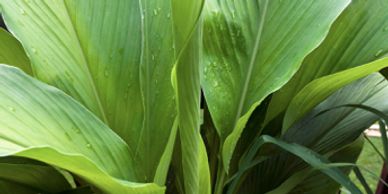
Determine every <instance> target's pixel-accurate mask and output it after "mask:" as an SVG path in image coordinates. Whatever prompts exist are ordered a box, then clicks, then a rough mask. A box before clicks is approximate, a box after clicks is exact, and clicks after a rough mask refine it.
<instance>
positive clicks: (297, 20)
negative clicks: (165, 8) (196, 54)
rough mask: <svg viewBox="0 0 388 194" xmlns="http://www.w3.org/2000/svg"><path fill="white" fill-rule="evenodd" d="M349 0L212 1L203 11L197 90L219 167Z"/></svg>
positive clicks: (227, 162) (226, 167) (208, 2)
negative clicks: (215, 139)
mask: <svg viewBox="0 0 388 194" xmlns="http://www.w3.org/2000/svg"><path fill="white" fill-rule="evenodd" d="M349 2H350V1H348V0H318V1H307V0H302V1H293V0H283V1H271V0H259V1H248V0H243V1H233V2H229V1H216V0H209V1H207V3H206V6H205V7H206V9H205V12H204V20H205V24H204V30H203V33H204V35H203V36H204V38H203V44H204V56H203V58H204V61H203V79H202V87H203V90H204V94H205V98H206V100H207V103H208V105H209V110H210V113H211V115H212V118H213V120H214V123H215V126H216V128H217V131H218V133H219V135H220V136H221V139H222V140H223V141H225V139H226V141H225V143H224V146H223V151H222V153H223V162H224V168H225V169H226V171H228V167H229V160H230V158H231V156H232V154H233V150H234V147H235V145H236V143H237V141H238V139H239V136H240V134H241V132H242V130H243V128H244V126H245V124H246V122H247V120H248V118H249V116H250V115H251V113H252V112H253V110H254V109H255V108H256V107H257V106H258V105H259V104H260V103H261V101H262V100H263V99H264V98H265V97H266V96H268V95H269V94H271V93H272V92H274V91H276V90H278V89H279V88H280V87H281V86H283V85H284V84H285V83H286V82H287V81H288V80H289V79H290V78H291V76H292V75H293V74H294V73H295V72H296V71H297V69H298V68H299V66H300V64H301V63H302V60H303V58H304V57H305V56H306V55H307V54H308V53H309V52H311V51H312V50H313V49H314V48H315V47H317V46H318V45H319V43H320V42H321V41H322V40H323V38H324V37H325V35H326V34H327V33H328V30H329V27H330V25H331V24H332V23H333V22H334V20H335V19H336V18H337V16H338V15H339V14H340V13H341V12H342V11H343V9H345V7H346V6H347V5H348V4H349Z"/></svg>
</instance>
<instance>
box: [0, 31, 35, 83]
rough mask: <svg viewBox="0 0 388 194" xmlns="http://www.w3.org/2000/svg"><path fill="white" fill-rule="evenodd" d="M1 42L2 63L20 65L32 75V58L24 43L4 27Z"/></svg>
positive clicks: (0, 55) (0, 60)
mask: <svg viewBox="0 0 388 194" xmlns="http://www.w3.org/2000/svg"><path fill="white" fill-rule="evenodd" d="M0 42H1V44H0V63H4V64H9V65H12V66H15V67H19V68H20V69H22V70H23V71H24V72H26V73H28V74H30V75H32V70H31V65H30V60H29V59H28V57H27V55H26V53H25V52H24V50H23V47H22V45H21V44H20V43H19V42H18V40H16V38H15V37H13V36H12V35H11V34H9V33H8V32H7V31H5V30H4V29H3V28H0Z"/></svg>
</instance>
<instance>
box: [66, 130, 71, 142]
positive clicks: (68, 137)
mask: <svg viewBox="0 0 388 194" xmlns="http://www.w3.org/2000/svg"><path fill="white" fill-rule="evenodd" d="M65 136H66V138H67V139H68V140H69V141H72V139H71V137H70V135H69V133H67V132H65Z"/></svg>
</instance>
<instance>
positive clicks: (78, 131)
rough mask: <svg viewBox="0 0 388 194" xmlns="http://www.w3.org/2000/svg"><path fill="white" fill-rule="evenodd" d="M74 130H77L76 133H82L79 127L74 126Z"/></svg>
mask: <svg viewBox="0 0 388 194" xmlns="http://www.w3.org/2000/svg"><path fill="white" fill-rule="evenodd" d="M72 129H73V131H75V132H76V133H81V130H79V129H78V128H77V127H75V126H73V127H72Z"/></svg>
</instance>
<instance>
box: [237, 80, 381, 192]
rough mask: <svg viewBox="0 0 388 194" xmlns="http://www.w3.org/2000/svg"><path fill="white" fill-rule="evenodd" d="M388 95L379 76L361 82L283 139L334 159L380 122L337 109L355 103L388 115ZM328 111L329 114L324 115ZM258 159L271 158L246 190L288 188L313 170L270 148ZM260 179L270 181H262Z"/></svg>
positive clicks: (251, 177) (311, 114) (355, 111)
mask: <svg viewBox="0 0 388 194" xmlns="http://www.w3.org/2000/svg"><path fill="white" fill-rule="evenodd" d="M387 95H388V83H387V81H386V80H385V79H384V77H382V76H381V75H379V74H378V73H375V74H373V75H370V76H368V77H366V78H363V79H360V80H357V81H356V82H354V83H352V84H350V85H348V86H346V87H344V88H341V89H340V90H338V91H336V92H335V93H334V94H332V95H331V96H330V97H328V98H327V99H325V101H324V102H321V103H320V104H319V105H318V106H316V107H315V108H314V109H313V110H312V111H310V112H309V114H308V115H306V116H305V117H304V118H303V119H301V120H300V121H298V123H296V124H295V125H293V126H292V128H290V129H288V130H287V132H286V133H285V134H284V135H283V136H281V138H282V139H283V140H284V141H286V142H293V143H297V144H299V145H302V146H305V147H307V148H309V149H312V150H314V151H315V152H317V153H319V154H322V155H325V156H331V155H332V154H333V153H335V152H337V151H338V150H340V149H342V148H343V147H345V146H348V144H350V143H352V142H354V140H355V139H357V138H358V137H359V136H360V135H361V134H362V132H363V131H364V130H365V129H366V128H368V127H369V126H370V125H371V124H372V123H374V122H375V121H376V119H378V117H377V116H376V115H373V114H371V113H369V112H367V111H363V110H360V109H356V108H353V107H341V108H336V109H333V108H335V107H339V106H341V105H344V104H350V103H351V104H364V105H366V106H369V107H375V108H379V109H381V110H382V111H384V112H388V108H387V107H388V101H386V100H385V99H386V96H387ZM331 109H333V110H331ZM327 110H330V111H327ZM324 111H326V112H325V113H322V112H324ZM258 156H267V157H270V158H269V159H268V160H266V161H265V162H263V163H261V164H259V165H257V167H255V168H254V169H252V170H250V172H249V173H248V174H247V176H246V178H245V179H246V181H244V185H243V187H248V188H249V187H251V188H252V187H253V188H254V189H256V190H257V191H259V192H263V193H264V192H268V191H270V190H273V189H275V188H276V187H277V186H279V185H281V184H285V181H287V179H291V177H292V176H294V175H295V174H296V173H299V172H300V171H301V170H304V169H306V168H309V166H308V165H307V164H306V163H305V162H303V161H301V160H300V159H298V158H296V157H293V156H292V154H289V153H284V152H280V153H279V151H277V150H276V149H274V148H273V147H270V146H268V147H263V148H262V150H261V152H260V153H258ZM333 161H336V160H333ZM295 176H297V175H295ZM260 177H266V178H265V179H260ZM294 179H295V178H294ZM298 179H299V178H298ZM253 183H255V184H253ZM253 188H252V189H253Z"/></svg>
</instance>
